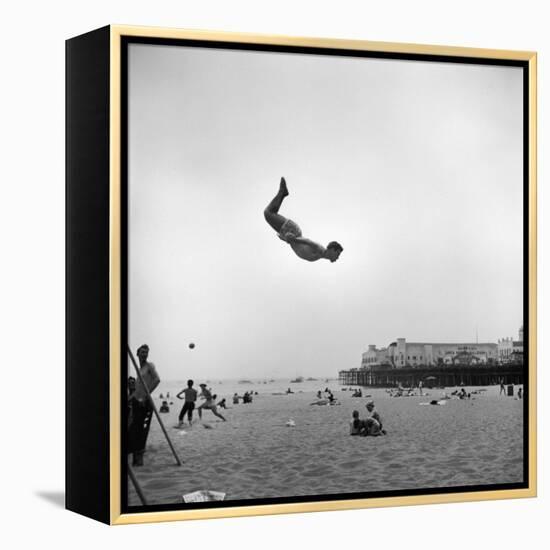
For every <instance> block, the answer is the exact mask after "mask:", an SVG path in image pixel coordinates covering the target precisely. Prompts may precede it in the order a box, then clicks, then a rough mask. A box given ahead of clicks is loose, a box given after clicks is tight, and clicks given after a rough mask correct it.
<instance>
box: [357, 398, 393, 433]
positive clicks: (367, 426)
mask: <svg viewBox="0 0 550 550" xmlns="http://www.w3.org/2000/svg"><path fill="white" fill-rule="evenodd" d="M365 407H366V409H367V414H368V416H367V418H364V419H361V418H359V411H353V413H352V420H351V422H350V432H349V433H350V435H362V436H367V435H372V436H379V435H386V430H384V428H383V427H382V417H381V416H380V414H379V413H378V411H376V410H375V408H374V401H369V402H368V403H367V404H366V405H365Z"/></svg>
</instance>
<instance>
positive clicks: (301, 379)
mask: <svg viewBox="0 0 550 550" xmlns="http://www.w3.org/2000/svg"><path fill="white" fill-rule="evenodd" d="M303 381H304V377H303V376H297V377H296V378H295V379H294V380H291V381H290V383H291V384H299V383H300V382H303Z"/></svg>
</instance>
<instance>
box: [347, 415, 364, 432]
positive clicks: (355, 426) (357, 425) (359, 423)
mask: <svg viewBox="0 0 550 550" xmlns="http://www.w3.org/2000/svg"><path fill="white" fill-rule="evenodd" d="M351 417H352V420H351V422H350V424H349V435H363V434H364V432H365V430H366V426H365V422H364V420H361V419H360V418H359V411H353V413H351Z"/></svg>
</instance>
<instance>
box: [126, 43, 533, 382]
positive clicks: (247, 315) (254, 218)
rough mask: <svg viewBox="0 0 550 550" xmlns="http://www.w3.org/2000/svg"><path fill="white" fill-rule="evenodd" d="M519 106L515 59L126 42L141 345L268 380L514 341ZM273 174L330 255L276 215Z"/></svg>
mask: <svg viewBox="0 0 550 550" xmlns="http://www.w3.org/2000/svg"><path fill="white" fill-rule="evenodd" d="M522 116H523V115H522V72H521V69H520V68H514V67H496V66H489V65H466V64H454V63H435V62H419V61H399V60H377V59H366V58H362V59H360V58H347V57H331V56H318V55H305V54H304V55H302V54H286V53H270V52H250V51H236V50H234V51H232V50H221V49H202V48H186V47H181V46H158V45H146V44H132V45H130V48H129V155H128V163H129V164H128V170H129V172H128V173H129V179H128V182H129V183H128V186H129V187H128V189H129V231H128V233H129V269H128V270H129V307H128V315H129V323H128V328H129V344H130V346H131V347H132V349H136V348H137V347H138V346H139V345H140V344H142V343H144V342H146V343H148V344H149V346H150V349H151V351H150V358H151V360H152V361H153V362H154V363H155V364H156V366H157V369H158V370H159V372H160V375H161V378H163V379H167V380H184V379H187V378H188V377H194V378H195V379H199V378H200V379H202V378H204V379H206V378H220V379H227V378H260V379H264V378H285V377H294V376H298V375H301V376H330V377H333V376H336V375H337V372H338V370H341V369H348V368H354V367H359V366H360V364H361V354H362V352H363V351H365V350H366V348H367V346H368V344H376V345H377V346H379V347H385V346H387V345H388V344H389V343H390V342H392V341H395V339H396V338H398V337H403V338H406V339H407V340H408V341H417V342H418V341H425V342H438V341H444V342H453V341H456V342H475V341H476V331H477V335H478V338H479V341H480V342H496V341H497V339H499V338H502V337H508V336H514V338H516V337H517V336H516V335H517V331H518V329H519V327H520V325H521V324H522V323H523V319H522V311H523V296H522V292H523V291H522V287H523V273H522V261H523V260H522V257H523V248H522V246H523V245H522V219H523V204H522V200H523V198H522V181H523V179H522V178H523V176H522V124H523V119H522ZM281 176H284V177H285V178H286V181H287V184H288V188H289V191H290V195H289V196H288V197H287V198H286V199H285V201H284V203H283V206H282V208H281V210H280V213H281V214H283V215H284V216H286V217H289V218H291V219H293V220H295V221H296V222H297V223H298V224H299V225H300V227H301V228H302V232H303V234H304V236H305V237H308V238H310V239H312V240H315V241H318V242H320V243H321V244H324V245H326V244H327V243H328V242H329V241H332V240H336V241H338V242H340V243H341V244H342V246H343V247H344V251H343V252H342V254H341V256H340V259H339V260H338V261H337V262H335V263H330V262H328V261H326V260H320V261H318V262H313V263H310V262H306V261H304V260H301V259H299V258H298V257H297V256H296V255H295V254H294V253H293V252H292V250H291V249H290V247H289V246H288V245H287V244H285V243H284V242H283V241H281V240H279V239H278V238H277V235H276V233H275V232H274V231H273V229H271V228H270V227H269V226H268V224H267V223H266V222H265V220H264V217H263V210H264V208H265V206H266V205H267V204H268V203H269V201H270V200H271V199H272V198H273V196H274V195H275V194H276V192H277V190H278V186H279V181H280V178H281ZM191 342H193V343H194V344H195V348H194V349H192V350H191V349H190V348H189V347H188V344H189V343H191Z"/></svg>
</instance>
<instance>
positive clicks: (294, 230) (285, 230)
mask: <svg viewBox="0 0 550 550" xmlns="http://www.w3.org/2000/svg"><path fill="white" fill-rule="evenodd" d="M288 194H289V193H288V189H287V186H286V181H285V178H281V183H280V184H279V192H278V193H277V195H276V196H275V198H274V199H273V200H272V201H271V202H270V203H269V205H268V206H267V208H266V209H265V210H264V216H265V219H266V221H267V223H268V224H269V225H270V226H271V227H272V228H273V229H274V230H275V231H276V232H277V234H278V236H279V238H280V239H281V240H282V241H285V242H286V243H288V244H289V245H290V246H291V248H292V250H294V253H295V254H296V256H298V257H299V258H302V259H303V260H306V261H308V262H316V261H317V260H320V259H322V258H324V259H327V260H330V261H331V262H335V261H336V260H337V259H338V257H339V256H340V254H341V252H342V250H343V248H342V246H341V245H340V244H339V243H337V242H335V241H333V242H331V243H329V244H328V246H327V247H326V248H325V247H324V246H322V245H320V244H319V243H316V242H315V241H312V240H311V239H307V238H306V237H303V236H302V230H301V229H300V226H299V225H298V224H297V223H296V222H294V221H293V220H290V219H288V218H285V217H284V216H282V215H281V214H279V208H280V207H281V204H282V202H283V200H284V198H285V197H287V196H288Z"/></svg>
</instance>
